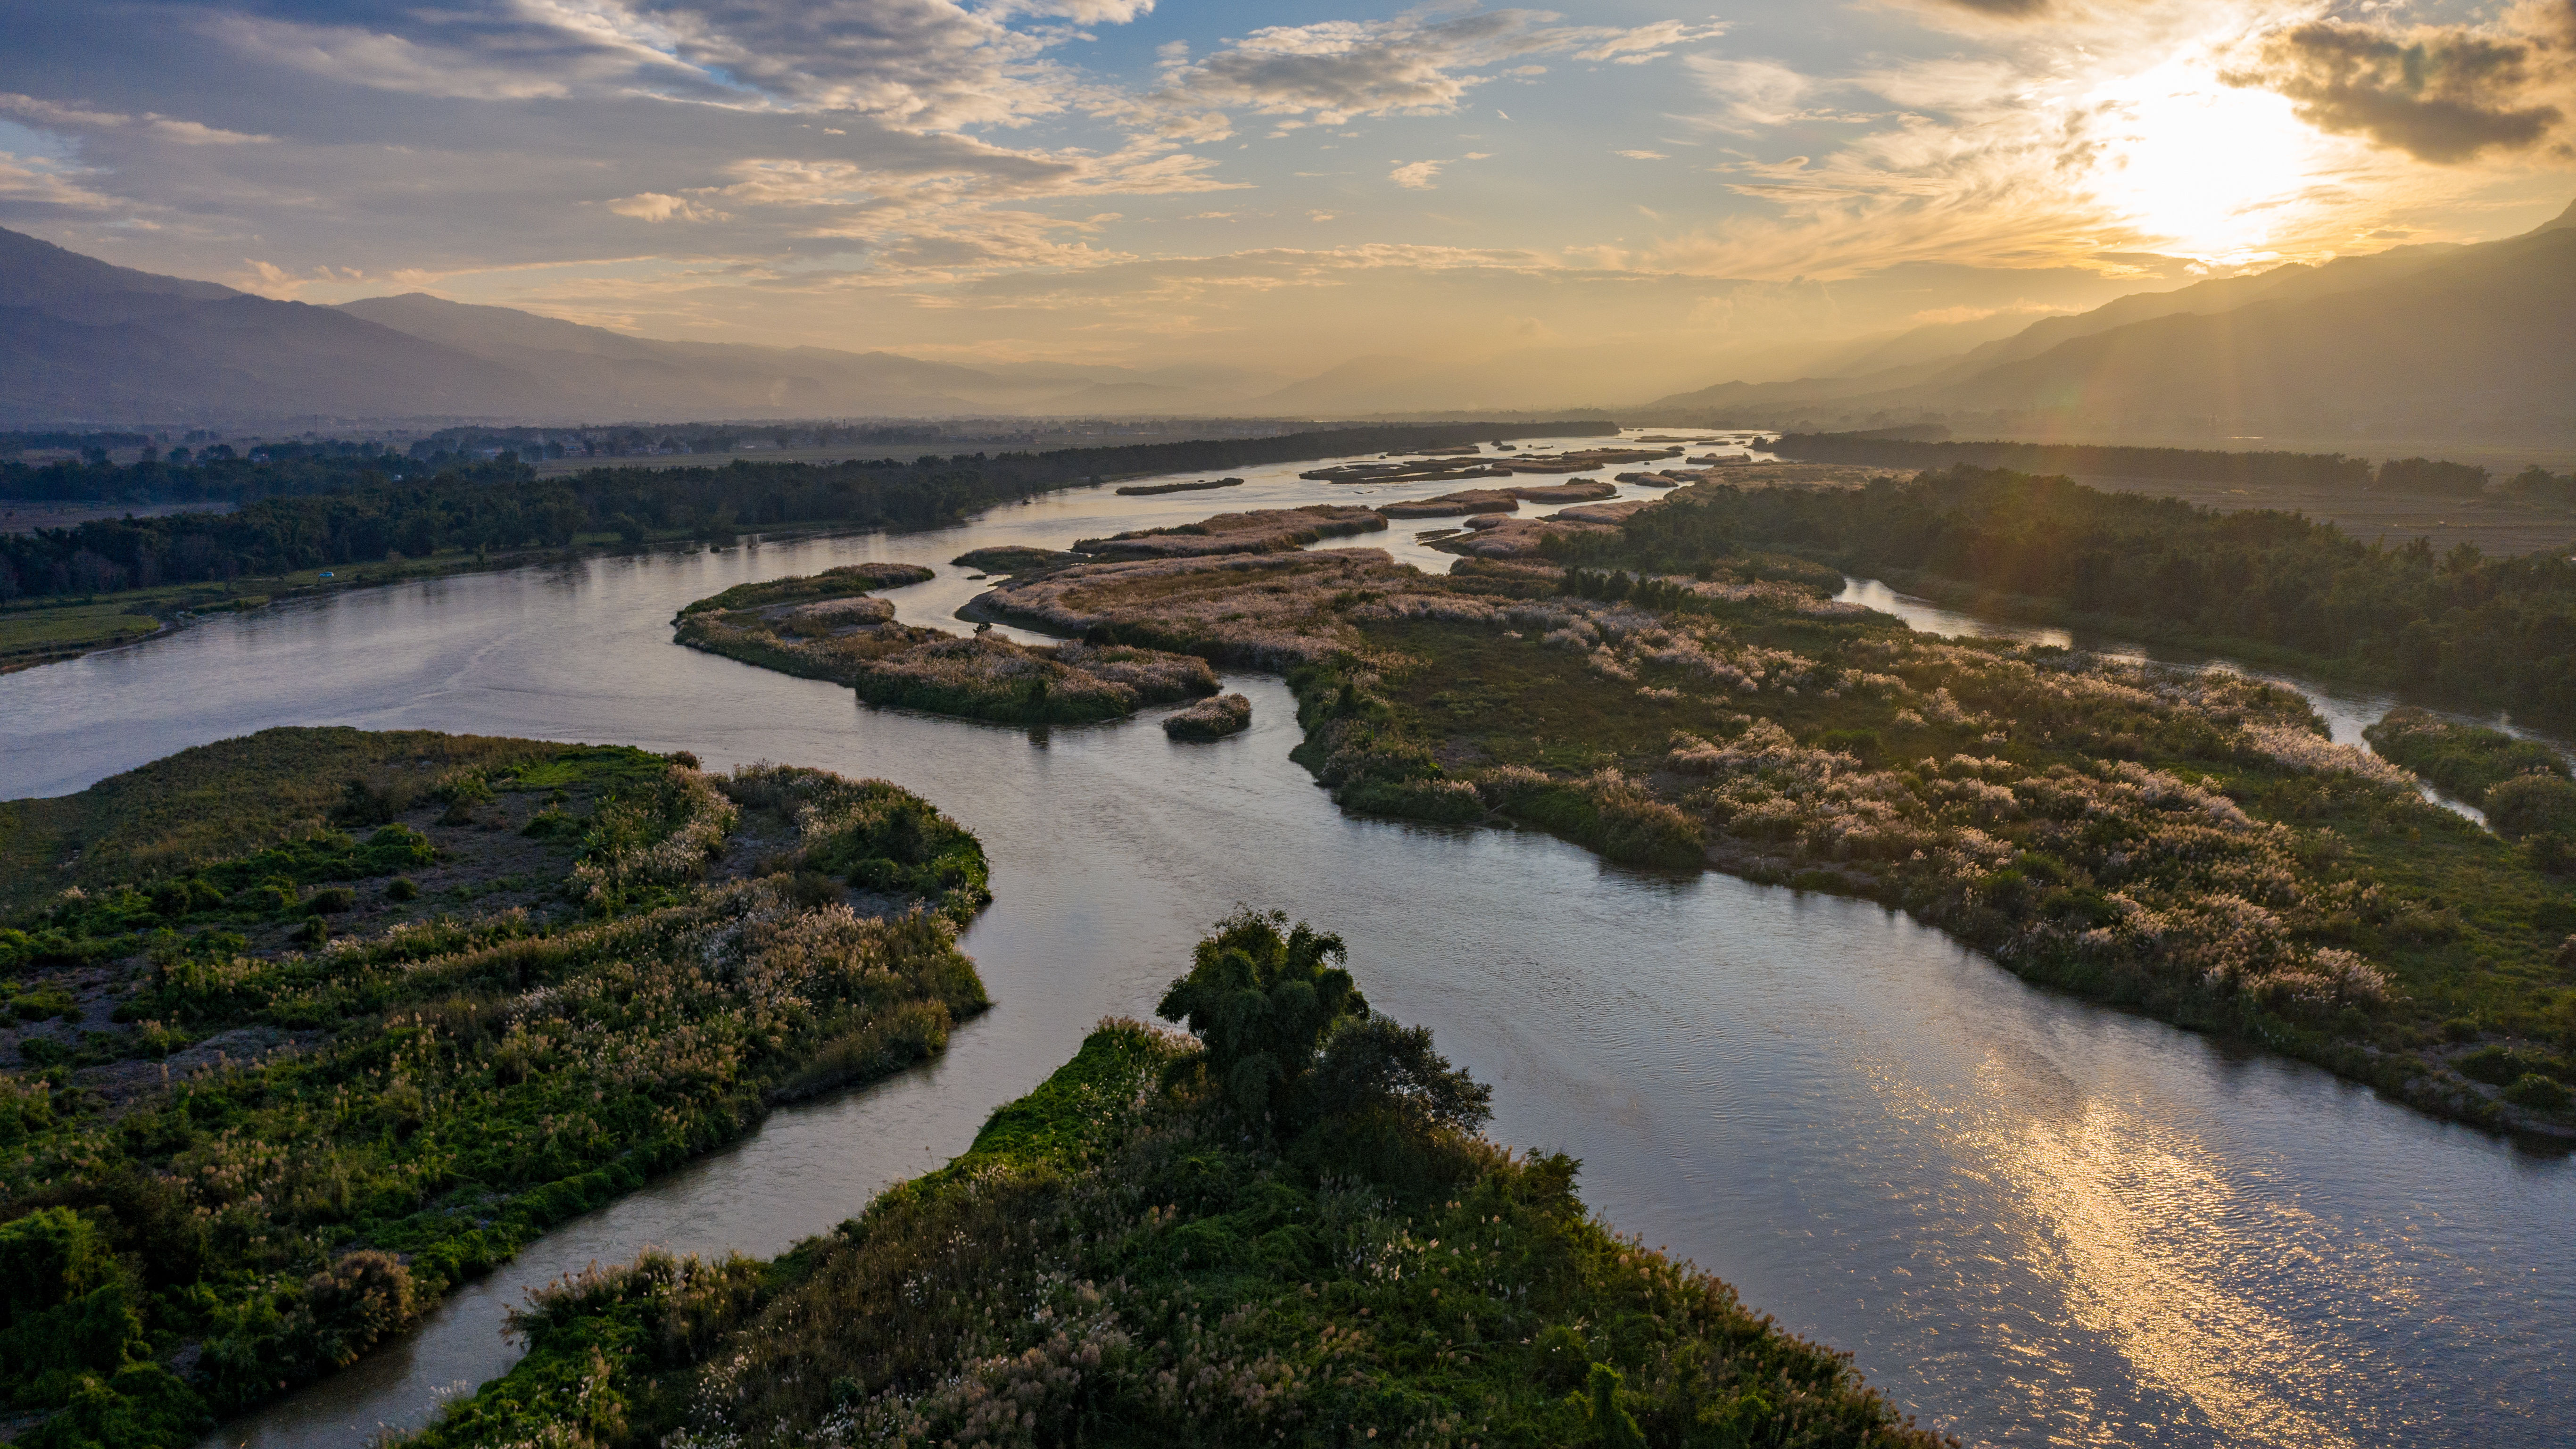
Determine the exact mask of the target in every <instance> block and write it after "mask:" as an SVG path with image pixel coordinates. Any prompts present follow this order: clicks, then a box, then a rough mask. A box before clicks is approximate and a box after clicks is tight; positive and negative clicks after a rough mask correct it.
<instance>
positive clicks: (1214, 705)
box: [1163, 694, 1252, 740]
mask: <svg viewBox="0 0 2576 1449" xmlns="http://www.w3.org/2000/svg"><path fill="white" fill-rule="evenodd" d="M1251 727H1252V701H1251V700H1249V699H1246V698H1244V697H1243V696H1242V695H1239V694H1220V695H1217V696H1215V697H1214V698H1211V699H1203V700H1200V701H1199V702H1198V703H1196V704H1194V705H1191V706H1190V707H1189V708H1187V709H1177V710H1174V711H1172V712H1171V713H1170V714H1168V715H1165V716H1164V717H1163V733H1165V734H1167V735H1170V736H1171V737H1172V738H1173V739H1176V740H1221V739H1223V738H1225V737H1226V736H1227V735H1232V734H1241V733H1242V732H1243V731H1245V730H1247V729H1250V728H1251Z"/></svg>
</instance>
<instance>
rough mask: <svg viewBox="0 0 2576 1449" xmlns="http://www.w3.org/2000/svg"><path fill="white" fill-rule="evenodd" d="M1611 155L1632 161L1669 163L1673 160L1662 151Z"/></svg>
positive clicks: (1626, 152)
mask: <svg viewBox="0 0 2576 1449" xmlns="http://www.w3.org/2000/svg"><path fill="white" fill-rule="evenodd" d="M1610 154H1611V155H1613V156H1625V157H1627V158H1628V159H1629V160H1631V161H1669V160H1671V159H1672V158H1671V157H1669V156H1667V155H1665V154H1664V153H1663V152H1661V151H1613V152H1611V153H1610Z"/></svg>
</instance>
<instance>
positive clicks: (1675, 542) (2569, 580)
mask: <svg viewBox="0 0 2576 1449" xmlns="http://www.w3.org/2000/svg"><path fill="white" fill-rule="evenodd" d="M1591 546H1593V547H1595V548H1596V550H1597V551H1599V552H1600V553H1601V556H1602V557H1605V558H1606V557H1613V556H1615V557H1618V558H1620V559H1622V560H1624V561H1630V562H1633V563H1634V564H1635V565H1638V566H1643V567H1648V568H1652V569H1655V570H1659V571H1674V572H1683V573H1687V572H1690V571H1691V570H1693V569H1694V568H1696V567H1698V566H1699V565H1700V564H1701V563H1702V562H1705V561H1708V560H1712V559H1722V558H1724V557H1726V556H1727V555H1728V554H1729V553H1730V552H1732V551H1734V550H1736V549H1739V548H1757V549H1758V548H1772V549H1786V550H1791V551H1795V552H1798V553H1801V554H1804V555H1806V556H1808V557H1811V558H1816V559H1820V560H1823V561H1826V562H1828V563H1831V564H1833V565H1834V566H1836V567H1838V568H1842V569H1845V570H1848V571H1850V572H1855V573H1862V574H1868V575H1872V576H1876V577H1883V578H1887V579H1889V580H1890V581H1891V582H1895V583H1898V584H1899V585H1900V586H1902V587H1907V588H1912V589H1915V590H1916V591H1918V592H1927V593H1932V594H1935V595H1936V596H1940V597H1945V598H1953V599H1963V598H1973V599H1975V600H1978V601H1982V602H1983V603H1985V604H1987V605H1989V606H1992V607H1996V608H1999V609H2002V610H2005V611H2008V612H2014V613H2019V614H2022V615H2024V616H2026V617H2036V618H2045V619H2050V620H2054V621H2059V622H2065V623H2070V624H2075V625H2078V626H2082V627H2087V628H2093V629H2098V630H2101V631H2103V632H2106V633H2118V634H2125V635H2129V636H2131V637H2140V638H2146V639H2150V640H2156V641H2160V642H2168V643H2175V644H2183V645H2190V646H2194V647H2201V648H2207V649H2211V650H2224V651H2229V652H2236V653H2242V654H2246V655H2249V656H2252V657H2258V658H2265V659H2270V660H2275V661H2278V662H2281V663H2283V664H2285V665H2289V666H2292V667H2297V668H2301V669H2305V670H2308V671H2311V672H2314V673H2317V674H2320V675H2324V676H2328V677H2335V678H2343V679H2350V680H2356V681H2361V682H2366V683H2372V684H2379V685H2386V686H2394V687H2398V688H2402V689H2405V690H2408V691H2411V692H2415V693H2417V694H2418V695H2420V696H2421V697H2423V698H2425V699H2427V700H2433V701H2439V702H2445V703H2450V704H2455V705H2458V706H2462V707H2466V708H2476V709H2506V710H2512V711H2513V712H2515V714H2517V715H2518V716H2521V717H2524V718H2526V719H2529V720H2532V721H2534V722H2544V723H2548V724H2550V725H2552V726H2554V727H2558V728H2568V727H2571V726H2576V562H2571V561H2570V560H2569V558H2568V557H2567V555H2566V553H2565V552H2563V551H2552V552H2544V553H2534V554H2528V555H2525V556H2522V557H2518V558H2490V557H2487V556H2486V555H2484V554H2482V553H2481V552H2480V551H2479V550H2478V549H2477V548H2476V547H2474V546H2473V545H2469V544H2461V545H2457V546H2455V547H2453V548H2452V549H2450V550H2449V551H2448V552H2446V553H2443V554H2441V555H2438V556H2437V555H2436V554H2435V553H2434V551H2433V547H2432V545H2431V544H2430V543H2428V542H2426V541H2425V540H2422V539H2417V540H2414V541H2412V542H2410V543H2407V544H2405V545H2402V546H2399V547H2394V548H2389V547H2382V546H2379V545H2375V544H2365V543H2361V542H2359V541H2357V540H2355V539H2352V538H2348V537H2346V536H2345V535H2344V534H2343V533H2341V532H2340V531H2338V530H2337V529H2335V528H2334V527H2333V526H2332V525H2329V524H2323V523H2317V522H2314V521H2312V520H2309V519H2307V518H2304V517H2301V516H2299V515H2297V514H2291V513H2280V512H2273V511H2268V510H2248V511H2244V512H2235V513H2222V512H2218V511H2215V510H2212V509H2208V508H2201V507H2195V506H2193V505H2191V504H2187V503H2183V502H2180V501H2177V500H2174V499H2170V498H2165V499H2158V498H2150V497H2147V496H2144V495H2142V494H2135V493H2113V492H2105V491H2102V490H2099V489H2094V488H2087V487H2084V486H2081V485H2079V484H2076V483H2074V482H2071V481H2069V480H2067V479H2065V478H2043V477H2034V476H2032V475H2029V474H2025V473H2015V472H2009V471H2003V470H1986V469H1977V468H1966V467H1962V468H1956V469H1952V470H1950V471H1948V472H1944V473H1927V474H1924V475H1922V476H1920V477H1918V478H1914V479H1910V480H1902V479H1885V480H1881V481H1879V482H1877V483H1873V484H1871V485H1869V486H1867V487H1863V488H1856V489H1805V490H1802V489H1780V488H1767V489H1757V490H1743V491H1739V490H1736V489H1732V488H1701V489H1693V490H1686V492H1685V493H1684V494H1682V495H1676V496H1675V497H1674V499H1673V500H1672V503H1671V505H1670V506H1668V507H1664V508H1657V509H1650V510H1647V511H1646V512H1643V513H1640V514H1637V515H1636V516H1634V517H1632V518H1630V519H1629V520H1628V521H1627V523H1626V525H1625V534H1624V539H1623V540H1622V541H1620V542H1618V543H1616V544H1611V545H1602V544H1598V543H1597V541H1596V542H1595V543H1594V544H1593V545H1591ZM1562 552H1563V556H1564V557H1565V558H1566V559H1567V560H1568V561H1578V562H1579V561H1581V560H1582V559H1583V558H1584V557H1585V556H1586V555H1585V553H1584V546H1580V545H1569V547H1568V549H1566V550H1564V551H1562Z"/></svg>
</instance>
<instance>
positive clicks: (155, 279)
mask: <svg viewBox="0 0 2576 1449" xmlns="http://www.w3.org/2000/svg"><path fill="white" fill-rule="evenodd" d="M547 392H548V390H547V389H546V387H545V386H544V385H543V384H542V383H540V382H539V381H538V380H537V379H535V378H533V377H529V376H525V375H522V374H519V373H517V372H515V371H512V370H509V369H505V368H496V367H494V366H493V365H491V364H490V363H489V362H486V361H484V360H482V359H480V358H476V357H471V356H468V355H465V354H463V353H460V352H457V351H455V350H453V349H450V348H446V347H442V346H438V345H435V344H433V343H426V342H424V341H422V340H421V339H419V338H416V337H408V336H405V335H403V334H402V333H399V332H396V331H394V330H392V329H391V328H387V327H382V326H378V325H377V324H375V323H372V322H369V321H366V320H364V319H362V318H358V317H352V316H348V315H346V314H343V313H340V312H337V311H334V310H332V309H330V308H327V307H309V306H306V305H304V304H303V303H300V302H273V301H270V300H268V299H267V298H265V297H253V296H249V295H247V294H245V293H241V292H236V291H234V290H233V289H231V288H229V287H223V286H217V285H216V284H214V283H212V282H192V281H186V280H183V279H180V278H177V277H160V276H154V275H153V274H151V273H149V272H138V271H135V270H133V269H131V268H128V267H119V266H113V265H110V264H109V263H106V262H102V261H98V260H96V259H94V258H91V257H84V256H81V255H80V254H78V253H76V252H69V251H65V250H63V249H62V248H61V247H57V246H55V245H53V244H52V243H50V242H45V241H39V240H37V239H36V238H34V237H31V236H23V235H21V234H19V233H17V232H13V231H6V230H0V416H6V417H8V418H10V419H13V420H23V421H30V422H35V421H50V420H57V419H59V420H125V419H171V420H176V419H186V418H193V417H212V416H218V415H232V416H241V415H249V414H267V415H271V416H278V415H291V414H296V413H317V414H320V413H340V414H349V413H373V414H387V413H406V414H440V413H448V414H456V413H468V414H479V413H499V412H514V411H519V410H520V406H521V404H523V403H524V401H525V400H526V399H529V398H542V397H545V396H546V395H547Z"/></svg>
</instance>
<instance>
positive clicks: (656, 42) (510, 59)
mask: <svg viewBox="0 0 2576 1449" xmlns="http://www.w3.org/2000/svg"><path fill="white" fill-rule="evenodd" d="M1151 9H1152V5H1151V4H1150V0H1006V3H1002V4H997V5H991V6H986V7H982V8H974V9H970V8H967V7H965V6H962V5H958V4H954V3H950V0H481V3H479V4H472V3H469V4H466V5H463V6H457V7H450V8H439V9H428V8H424V9H419V10H414V11H410V12H408V14H407V16H406V22H407V23H406V25H405V27H404V29H403V30H402V31H401V32H396V31H392V30H381V29H376V28H373V27H370V26H365V25H346V24H341V25H326V24H311V23H306V22H301V21H294V20H283V19H276V18H271V17H265V16H254V15H247V14H240V13H233V12H226V13H221V14H215V15H210V16H207V17H205V18H204V19H203V20H202V21H201V22H200V26H201V29H202V32H203V33H204V34H206V35H207V36H209V37H210V38H212V39H214V40H216V41H218V42H220V43H222V44H223V45H225V46H226V47H227V48H229V49H231V50H232V51H234V52H235V53H236V54H239V55H242V56H245V57H250V58H255V59H258V60H262V61H266V62H269V63H272V64H277V65H283V66H288V67H292V68H294V69H297V70H302V71H304V72H307V73H309V74H312V75H315V76H319V77H324V78H327V79H331V80H336V81H341V82H345V83H350V84H356V85H361V86H366V87H370V88H373V89H378V90H387V91H397V92H405V93H409V94H415V95H424V96H439V97H447V98H453V99H463V100H535V99H554V98H562V97H571V96H604V95H622V94H645V95H654V96H661V97H664V98H667V99H673V100H683V101H693V102H698V103H703V104H710V105H723V106H734V107H752V108H767V109H786V110H819V111H849V112H857V113H859V114H863V115H867V116H872V117H875V118H878V119H880V120H883V121H886V122H889V123H891V124H895V125H901V126H906V127H912V128H916V129H925V130H953V129H958V128H961V127H968V126H979V125H1019V124H1024V123H1026V122H1027V121H1028V120H1030V119H1031V118H1034V117H1037V116H1044V115H1053V114H1057V113H1059V112H1061V111H1063V110H1064V109H1065V108H1066V107H1067V106H1068V105H1069V104H1071V103H1073V101H1074V100H1075V99H1076V98H1077V97H1078V96H1080V95H1081V94H1082V91H1083V87H1082V86H1081V85H1080V83H1078V82H1077V81H1076V80H1075V79H1074V78H1073V77H1072V76H1071V75H1070V74H1069V73H1068V72H1065V71H1064V70H1062V69H1060V68H1059V67H1056V66H1055V65H1053V64H1052V63H1051V62H1049V61H1047V60H1046V59H1044V57H1043V52H1044V51H1046V50H1047V49H1049V48H1051V47H1052V46H1054V45H1057V44H1061V43H1063V42H1064V41H1065V40H1067V39H1069V38H1071V37H1072V35H1073V34H1075V33H1077V32H1071V31H1067V30H1066V29H1065V28H1064V27H1063V26H1061V25H1058V26H1053V27H1046V26H1041V27H1039V28H1038V29H1035V30H1025V31H1024V30H1015V29H1013V28H1012V27H1011V25H1010V23H1009V22H1010V21H1012V20H1013V19H1017V18H1024V17H1035V18H1056V19H1062V20H1071V21H1073V22H1075V23H1076V24H1082V25H1093V24H1122V23H1125V22H1127V21H1130V20H1133V19H1134V18H1136V17H1137V16H1138V15H1141V14H1144V13H1146V12H1147V11H1149V10H1151Z"/></svg>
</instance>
